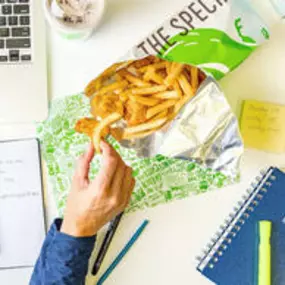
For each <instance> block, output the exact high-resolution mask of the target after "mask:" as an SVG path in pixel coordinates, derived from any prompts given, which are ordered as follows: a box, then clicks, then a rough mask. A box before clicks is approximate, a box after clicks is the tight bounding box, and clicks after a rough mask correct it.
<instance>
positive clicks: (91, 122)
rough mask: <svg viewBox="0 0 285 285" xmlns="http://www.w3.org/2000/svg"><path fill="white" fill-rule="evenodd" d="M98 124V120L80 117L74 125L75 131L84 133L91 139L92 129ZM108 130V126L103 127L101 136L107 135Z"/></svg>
mask: <svg viewBox="0 0 285 285" xmlns="http://www.w3.org/2000/svg"><path fill="white" fill-rule="evenodd" d="M98 125H99V121H97V120H95V119H92V118H83V119H80V120H79V121H78V122H77V123H76V125H75V128H74V129H75V131H76V132H78V133H80V134H85V135H87V136H88V137H90V138H91V139H93V134H94V130H95V129H96V127H97V126H98ZM109 132H110V129H109V128H105V129H104V132H103V137H105V136H107V135H108V134H109Z"/></svg>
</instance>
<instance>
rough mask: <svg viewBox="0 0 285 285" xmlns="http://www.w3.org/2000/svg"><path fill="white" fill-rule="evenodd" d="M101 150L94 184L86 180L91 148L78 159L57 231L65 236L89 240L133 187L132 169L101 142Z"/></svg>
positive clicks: (123, 204) (121, 206) (126, 199)
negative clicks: (59, 227) (61, 222)
mask: <svg viewBox="0 0 285 285" xmlns="http://www.w3.org/2000/svg"><path fill="white" fill-rule="evenodd" d="M101 148H102V155H103V161H102V166H101V170H100V172H99V173H98V175H97V177H96V178H95V179H94V181H89V178H88V173H89V168H90V163H91V161H92V159H93V157H94V147H93V145H92V144H90V146H89V148H88V150H87V152H86V153H85V154H84V155H82V156H81V158H80V159H79V162H78V165H77V168H76V171H75V174H74V177H73V181H72V189H71V192H70V194H69V196H68V200H67V206H66V209H65V215H64V220H63V224H62V227H61V232H63V233H65V234H68V235H71V236H75V237H89V236H93V235H95V234H96V233H97V232H98V231H99V229H100V228H102V227H103V226H104V225H105V224H106V223H108V222H109V221H111V220H112V219H113V218H114V217H115V216H117V215H118V214H119V213H121V212H123V210H124V209H125V208H126V206H127V205H128V203H129V200H130V197H131V194H132V191H133V189H134V186H135V180H134V178H133V177H132V169H131V168H130V167H128V166H127V165H126V164H125V163H124V162H123V160H122V159H121V157H120V156H119V154H118V153H117V152H116V151H115V150H114V149H113V148H112V147H111V146H110V145H109V144H107V143H106V142H102V143H101Z"/></svg>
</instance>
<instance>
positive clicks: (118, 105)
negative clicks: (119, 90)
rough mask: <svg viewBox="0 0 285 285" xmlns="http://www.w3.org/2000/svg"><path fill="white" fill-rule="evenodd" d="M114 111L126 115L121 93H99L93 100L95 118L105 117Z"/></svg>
mask: <svg viewBox="0 0 285 285" xmlns="http://www.w3.org/2000/svg"><path fill="white" fill-rule="evenodd" d="M112 113H119V114H121V115H122V116H123V115H124V106H123V103H122V101H121V100H120V96H119V95H116V94H112V95H97V96H95V97H94V98H93V99H92V100H91V114H92V115H93V116H94V117H95V118H96V117H100V118H102V119H104V118H106V117H108V116H109V115H111V114H112Z"/></svg>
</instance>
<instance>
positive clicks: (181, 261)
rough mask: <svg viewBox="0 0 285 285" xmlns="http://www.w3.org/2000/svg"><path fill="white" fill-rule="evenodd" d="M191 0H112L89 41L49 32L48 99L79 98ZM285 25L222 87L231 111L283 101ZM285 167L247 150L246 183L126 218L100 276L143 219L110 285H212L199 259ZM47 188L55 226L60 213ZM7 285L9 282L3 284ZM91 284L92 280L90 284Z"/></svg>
mask: <svg viewBox="0 0 285 285" xmlns="http://www.w3.org/2000/svg"><path fill="white" fill-rule="evenodd" d="M188 2H189V1H187V0H175V1H172V0H156V1H151V0H120V1H118V0H109V1H108V10H107V13H106V16H105V19H104V23H103V24H102V26H101V27H100V29H99V30H98V31H97V33H96V34H95V35H94V37H93V38H92V39H91V40H90V41H88V42H86V43H80V44H75V43H71V42H67V41H65V40H63V39H61V38H59V37H58V36H56V35H54V34H50V32H48V37H49V62H50V65H49V71H50V72H49V74H50V94H51V97H59V96H65V95H72V94H75V93H76V92H80V91H81V90H82V89H83V88H84V86H85V84H86V83H87V82H88V81H89V80H90V79H92V78H93V77H95V76H96V75H97V74H98V73H99V72H101V71H102V70H103V69H104V68H105V67H107V66H108V65H109V64H111V63H113V62H114V61H116V59H117V58H119V57H120V56H122V55H124V53H125V52H126V51H127V50H128V49H129V48H130V47H131V46H132V45H134V44H135V43H137V42H138V41H139V40H140V39H141V38H142V37H143V36H145V35H147V34H148V33H149V32H150V31H151V30H152V29H153V28H155V27H156V25H159V24H161V23H162V22H163V20H164V19H165V18H166V17H167V16H169V15H171V14H173V12H174V11H176V10H177V9H179V8H180V7H182V6H183V5H185V4H187V3H188ZM280 33H283V35H285V25H284V26H282V25H280V26H279V27H277V28H276V32H275V35H273V37H272V40H271V41H270V43H268V44H266V45H265V46H264V47H262V48H261V49H260V50H258V51H257V52H256V53H255V54H254V55H253V56H252V57H251V58H250V59H249V60H247V61H246V63H245V64H244V65H242V67H240V68H239V69H238V70H237V71H235V72H233V73H232V74H231V75H229V76H227V78H226V79H225V80H223V82H222V86H223V88H224V90H225V92H226V95H227V97H228V98H229V101H230V103H231V105H232V106H233V108H234V110H235V111H236V112H238V109H239V103H240V101H241V100H242V99H245V98H247V99H248V98H255V99H261V100H270V101H274V102H278V103H285V84H284V66H285V50H284V46H285V37H284V36H283V37H281V36H278V35H280ZM30 136H35V126H34V125H32V124H26V125H12V126H11V125H10V126H8V125H7V126H0V139H7V138H21V137H30ZM272 164H273V165H277V166H284V165H285V155H283V156H282V155H273V154H266V153H262V152H258V151H253V150H246V151H245V155H244V157H243V161H242V164H241V171H242V181H241V182H240V183H239V184H237V185H233V186H231V187H228V188H226V189H223V190H219V191H214V192H211V193H208V194H204V195H200V196H197V197H193V198H189V199H185V200H183V201H178V202H173V203H171V204H169V205H163V206H158V207H157V208H154V209H148V210H145V211H143V212H137V213H134V214H131V215H128V216H126V217H125V218H124V222H123V223H122V225H121V227H120V230H119V233H118V235H117V236H116V238H115V241H114V242H113V244H112V248H111V249H110V252H109V254H108V255H107V257H106V260H105V263H104V266H103V270H104V269H105V268H106V266H107V265H108V264H110V261H111V260H112V259H113V258H114V256H115V255H116V254H117V253H118V250H119V249H121V248H122V246H123V245H124V244H125V242H126V241H127V240H128V239H129V237H130V235H131V234H132V233H133V232H134V230H135V228H136V227H137V226H138V225H139V224H140V223H141V221H142V220H143V219H145V218H148V219H149V220H150V225H149V226H148V228H147V229H146V231H145V232H144V234H143V236H142V237H141V239H140V240H139V242H138V243H137V244H136V246H135V247H134V248H133V249H132V250H131V251H130V253H129V254H128V255H127V257H126V258H125V259H124V261H123V262H122V263H121V264H120V265H119V266H118V268H117V269H116V270H115V271H114V273H113V274H112V276H111V277H110V278H109V279H108V281H107V282H106V285H112V284H116V285H117V284H124V285H133V284H136V285H145V284H150V285H151V284H165V285H167V284H181V285H183V284H199V285H207V284H211V283H210V282H209V281H208V280H206V279H204V278H203V277H202V276H201V275H200V274H199V273H198V272H197V271H196V270H195V264H194V263H193V261H194V258H195V256H196V255H197V254H199V253H200V249H201V248H202V247H203V246H204V245H205V244H206V243H207V242H208V241H209V238H210V237H212V235H213V234H214V233H215V231H216V230H217V229H218V226H219V225H220V224H221V222H222V221H223V220H224V219H225V217H226V216H227V215H228V213H229V212H230V211H231V209H232V208H233V206H234V205H235V204H236V202H237V200H238V199H239V197H240V196H241V193H242V192H243V191H244V190H245V189H246V188H247V187H248V186H249V185H250V182H251V181H252V179H253V177H255V176H256V175H257V174H258V172H259V170H260V169H261V168H263V167H265V166H269V165H272ZM51 192H52V189H48V193H49V195H48V197H49V199H48V201H49V202H48V212H49V217H50V220H51V218H53V217H54V216H56V210H55V208H54V203H53V202H52V196H51ZM30 274H31V269H21V270H6V271H0V280H1V284H2V283H3V284H17V285H22V284H23V285H24V284H28V280H29V278H30ZM5 281H6V282H5ZM90 284H95V280H92V278H91V279H90Z"/></svg>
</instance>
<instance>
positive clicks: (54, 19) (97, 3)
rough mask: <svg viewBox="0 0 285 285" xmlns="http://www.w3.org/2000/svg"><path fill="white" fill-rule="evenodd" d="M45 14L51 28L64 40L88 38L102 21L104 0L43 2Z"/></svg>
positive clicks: (51, 0) (48, 0)
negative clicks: (64, 38)
mask: <svg viewBox="0 0 285 285" xmlns="http://www.w3.org/2000/svg"><path fill="white" fill-rule="evenodd" d="M45 2H46V3H45V13H46V17H47V20H48V22H49V24H50V25H51V27H52V28H55V29H56V30H57V31H59V32H60V34H61V35H63V36H64V37H66V38H69V39H83V38H87V37H89V36H90V35H91V34H92V32H93V30H94V29H95V28H96V27H97V26H98V24H99V22H100V21H101V19H102V16H103V12H104V7H105V5H104V4H105V1H104V0H45Z"/></svg>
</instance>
